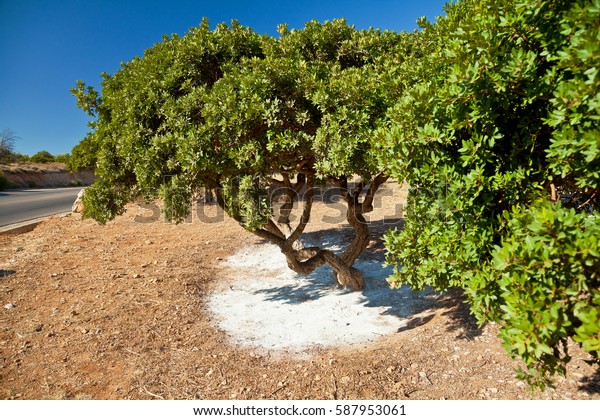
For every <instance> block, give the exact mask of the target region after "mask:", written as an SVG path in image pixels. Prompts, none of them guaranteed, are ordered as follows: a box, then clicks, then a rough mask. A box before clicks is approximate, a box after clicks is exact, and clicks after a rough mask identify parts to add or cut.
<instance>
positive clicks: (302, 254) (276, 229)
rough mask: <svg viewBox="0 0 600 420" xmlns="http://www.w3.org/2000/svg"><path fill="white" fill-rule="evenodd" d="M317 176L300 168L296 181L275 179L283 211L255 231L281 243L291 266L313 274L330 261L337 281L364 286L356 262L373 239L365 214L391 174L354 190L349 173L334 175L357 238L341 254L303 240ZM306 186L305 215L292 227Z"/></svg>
mask: <svg viewBox="0 0 600 420" xmlns="http://www.w3.org/2000/svg"><path fill="white" fill-rule="evenodd" d="M314 178H315V177H314V171H313V170H312V169H310V170H305V171H303V172H300V173H299V175H298V178H297V181H296V183H295V184H292V183H291V181H290V179H289V177H288V175H287V174H283V181H279V180H272V182H273V184H274V185H275V186H276V187H278V188H282V190H281V191H282V192H283V193H282V194H281V197H282V200H283V202H282V205H281V206H280V208H279V214H278V215H277V217H276V218H275V220H273V219H270V220H269V222H268V223H267V225H266V226H265V227H264V228H263V229H258V230H254V231H253V232H254V233H255V234H257V235H258V236H260V237H261V238H263V239H266V240H268V241H270V242H272V243H274V244H276V245H277V246H279V248H280V249H281V252H282V253H283V254H284V255H285V257H286V261H287V264H288V267H289V268H290V269H291V270H293V271H295V272H296V273H298V274H310V273H312V272H313V271H315V270H316V269H317V268H319V267H320V266H322V265H323V264H328V265H329V266H331V267H332V268H333V275H334V279H335V281H336V283H337V284H339V285H341V286H345V287H350V288H352V289H355V290H362V289H364V287H365V281H364V276H363V274H362V272H361V271H360V270H358V269H356V268H354V267H353V265H354V263H355V262H356V260H357V259H358V257H359V256H360V255H361V254H362V252H363V251H364V250H365V249H366V248H367V246H368V245H369V241H370V235H369V228H368V225H367V222H366V220H365V218H364V216H363V214H364V213H368V212H370V211H372V210H373V207H372V203H373V197H374V195H375V193H376V192H377V190H378V189H379V187H380V186H381V184H383V182H385V180H386V179H387V176H385V175H383V174H380V175H378V176H377V177H375V179H373V180H372V181H371V182H370V183H369V184H365V183H364V182H360V183H359V184H358V185H357V186H356V187H355V188H354V189H353V190H352V191H350V190H349V188H348V182H347V179H346V178H345V177H342V178H339V179H330V181H332V182H333V183H334V185H336V186H337V187H339V188H340V192H341V195H342V197H343V198H344V200H345V202H346V204H347V206H348V207H347V213H346V219H347V220H348V223H349V224H350V226H352V228H353V229H354V233H355V234H354V238H353V240H352V241H351V243H350V244H349V245H348V247H347V248H346V250H345V251H344V252H343V253H342V255H337V254H335V253H334V252H333V251H331V250H328V249H323V248H319V247H310V248H304V247H303V245H302V244H301V242H300V241H299V240H300V236H301V235H302V233H303V232H304V229H305V228H306V226H307V224H308V221H309V218H310V213H311V210H312V203H313V196H314V181H315V179H314ZM367 185H368V189H367V190H366V193H365V194H364V199H363V200H362V202H361V201H360V197H361V194H362V193H363V190H364V189H365V187H367ZM304 186H306V193H305V194H304V200H303V210H302V215H301V217H300V221H299V222H298V225H297V226H296V227H295V228H294V229H292V228H291V223H290V215H291V212H292V208H293V204H294V201H295V200H296V199H297V197H298V195H299V193H300V191H301V190H302V188H304ZM218 198H219V197H218ZM218 201H219V204H224V200H223V199H221V198H219V200H218ZM234 218H235V219H236V220H237V221H238V222H240V223H242V222H243V221H242V219H241V217H235V215H234Z"/></svg>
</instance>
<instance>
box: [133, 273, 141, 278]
mask: <svg viewBox="0 0 600 420" xmlns="http://www.w3.org/2000/svg"><path fill="white" fill-rule="evenodd" d="M133 278H134V279H141V278H142V275H141V274H134V275H133Z"/></svg>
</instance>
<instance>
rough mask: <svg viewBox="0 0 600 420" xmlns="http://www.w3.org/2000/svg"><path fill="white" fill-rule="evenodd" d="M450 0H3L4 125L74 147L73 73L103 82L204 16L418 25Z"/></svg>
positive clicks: (78, 119)
mask: <svg viewBox="0 0 600 420" xmlns="http://www.w3.org/2000/svg"><path fill="white" fill-rule="evenodd" d="M445 3H446V1H445V0H414V1H413V0H362V1H355V0H339V1H338V0H335V1H317V0H301V1H298V0H295V1H291V0H277V1H268V0H252V1H235V0H210V1H205V0H196V1H193V0H186V1H178V0H170V1H153V0H146V1H143V0H104V1H99V0H95V1H94V0H45V1H44V0H0V57H1V60H2V61H1V64H0V130H3V129H5V128H8V129H11V130H12V131H13V132H14V133H15V134H16V135H17V136H18V137H19V139H18V140H17V142H16V150H17V151H18V152H20V153H25V154H29V155H31V154H33V153H35V152H38V151H40V150H47V151H49V152H50V153H52V154H58V153H68V152H70V151H71V149H72V148H73V146H75V145H76V144H77V143H78V142H79V141H80V140H81V139H82V138H83V137H84V136H85V134H86V132H87V131H88V127H87V122H88V117H87V115H85V114H84V113H83V111H81V110H79V109H78V108H77V107H76V106H75V98H74V97H73V96H72V95H71V93H70V92H69V89H70V88H71V87H72V86H74V85H75V82H76V81H77V80H83V81H84V82H85V83H86V84H88V85H92V86H95V87H97V88H98V89H99V88H100V83H99V82H100V73H102V72H107V73H109V74H112V73H114V72H115V71H116V70H117V69H118V68H119V65H120V63H121V62H124V61H129V60H131V59H132V58H133V57H135V56H138V55H142V54H143V52H144V50H145V49H146V48H148V47H151V46H152V45H153V44H155V43H157V42H160V41H161V37H162V36H163V35H164V34H174V33H177V34H179V35H183V34H184V33H185V32H186V31H187V30H188V29H189V28H191V27H194V26H197V25H198V24H199V23H200V21H201V20H202V18H203V17H205V16H206V17H208V18H209V21H210V24H211V26H212V27H214V25H216V24H217V23H219V22H230V21H231V20H232V19H238V20H239V21H240V23H241V24H242V25H245V26H249V27H251V28H253V29H254V30H255V31H256V32H258V33H261V34H262V33H267V34H271V35H276V34H277V33H276V28H277V25H278V24H280V23H287V24H288V25H289V27H290V28H302V27H303V26H304V22H306V21H308V20H312V19H317V20H319V21H324V20H331V19H335V18H346V19H347V20H348V23H349V24H352V25H355V26H356V27H357V28H358V29H363V28H369V27H375V28H381V29H389V30H396V31H401V30H406V31H412V30H414V29H416V24H415V21H416V20H417V18H418V17H420V16H427V17H428V18H429V19H430V20H434V19H435V17H436V16H439V15H441V14H443V9H442V7H443V5H444V4H445Z"/></svg>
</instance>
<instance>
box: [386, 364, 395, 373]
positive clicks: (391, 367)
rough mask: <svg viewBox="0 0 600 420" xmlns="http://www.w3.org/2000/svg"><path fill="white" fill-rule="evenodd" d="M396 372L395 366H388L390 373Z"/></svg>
mask: <svg viewBox="0 0 600 420" xmlns="http://www.w3.org/2000/svg"><path fill="white" fill-rule="evenodd" d="M394 370H396V367H395V366H388V368H387V371H388V373H392V372H393V371H394Z"/></svg>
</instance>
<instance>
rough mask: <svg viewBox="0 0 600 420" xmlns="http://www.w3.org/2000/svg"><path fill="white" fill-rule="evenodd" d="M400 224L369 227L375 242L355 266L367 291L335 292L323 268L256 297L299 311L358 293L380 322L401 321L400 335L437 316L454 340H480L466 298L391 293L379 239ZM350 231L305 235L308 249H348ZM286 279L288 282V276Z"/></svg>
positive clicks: (336, 288)
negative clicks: (375, 310) (439, 314)
mask: <svg viewBox="0 0 600 420" xmlns="http://www.w3.org/2000/svg"><path fill="white" fill-rule="evenodd" d="M402 223H403V221H402V220H401V219H395V220H389V219H388V220H386V221H384V220H379V221H375V222H372V223H370V225H369V227H370V230H371V232H373V233H374V235H373V238H374V240H373V241H371V244H370V245H369V247H368V248H367V250H366V251H365V252H364V253H363V254H362V255H361V257H360V258H359V260H357V262H356V264H355V265H354V266H355V267H356V268H357V269H359V270H361V271H362V272H363V275H364V278H365V289H364V290H363V291H361V292H354V291H352V290H349V289H344V288H341V287H339V286H336V285H335V283H334V279H333V272H332V269H331V268H330V267H329V266H326V265H324V266H321V267H319V268H318V269H317V270H315V271H314V272H313V273H311V274H309V275H297V274H296V275H293V276H291V278H292V280H289V281H286V282H285V284H283V283H282V284H281V285H278V286H276V287H269V288H262V289H257V290H254V291H253V293H254V294H260V295H263V298H264V300H265V301H272V302H280V303H285V304H289V305H299V304H302V303H304V302H308V301H316V300H319V299H322V298H323V297H325V296H330V295H331V294H332V293H335V294H340V295H341V294H349V293H358V295H357V296H358V297H357V303H358V304H360V305H362V306H364V307H371V308H378V309H379V311H380V315H381V316H383V317H395V318H398V319H401V320H403V321H405V324H404V325H403V326H402V327H401V328H399V329H398V332H403V331H407V330H411V329H414V328H417V327H421V326H423V325H426V324H427V323H429V322H430V321H431V320H432V319H433V317H434V316H435V314H432V312H437V311H439V310H442V311H443V314H444V315H446V316H448V318H449V319H450V323H449V324H448V327H447V328H448V329H449V331H453V332H456V333H457V338H459V339H466V340H471V339H473V338H474V337H476V336H479V335H481V333H482V328H480V327H479V326H478V324H477V321H476V319H475V317H474V316H473V315H471V313H470V310H469V306H468V304H467V303H466V297H465V295H464V293H463V292H462V291H461V290H459V289H453V290H449V291H446V292H444V293H439V292H435V291H433V290H431V289H425V290H421V291H417V290H413V289H411V288H410V287H408V286H401V287H391V286H390V285H389V283H388V282H387V278H388V277H390V276H391V275H392V274H393V269H392V267H385V266H384V262H385V253H386V250H385V246H384V244H383V240H382V239H381V236H382V234H383V233H384V232H386V231H387V230H389V228H390V226H392V225H394V226H399V227H401V226H402ZM353 234H354V231H353V229H352V228H351V227H349V226H342V227H338V228H332V229H326V230H320V231H317V232H310V233H306V234H304V235H303V237H302V240H303V242H304V243H305V245H306V246H320V247H324V248H328V249H331V250H333V251H335V252H341V251H343V246H342V245H341V244H346V243H348V242H349V241H350V240H351V239H352V237H353ZM288 277H289V276H288Z"/></svg>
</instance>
